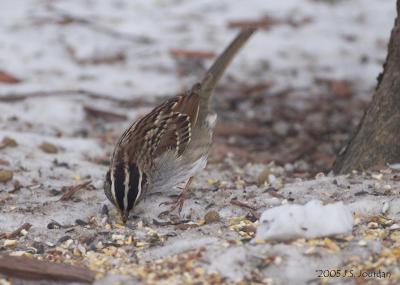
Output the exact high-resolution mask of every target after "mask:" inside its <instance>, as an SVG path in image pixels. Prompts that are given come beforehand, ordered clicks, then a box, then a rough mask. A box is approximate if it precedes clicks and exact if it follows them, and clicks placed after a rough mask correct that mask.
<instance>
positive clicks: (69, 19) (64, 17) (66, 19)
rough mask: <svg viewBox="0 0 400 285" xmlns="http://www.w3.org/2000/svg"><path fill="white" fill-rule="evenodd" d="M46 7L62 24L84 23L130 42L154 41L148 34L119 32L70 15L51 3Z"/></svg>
mask: <svg viewBox="0 0 400 285" xmlns="http://www.w3.org/2000/svg"><path fill="white" fill-rule="evenodd" d="M48 7H49V10H50V11H53V12H55V13H56V14H57V15H58V16H59V17H61V19H60V20H59V22H60V23H62V24H64V25H67V24H70V23H78V24H82V25H85V26H87V27H89V28H91V29H92V30H94V31H96V32H99V33H102V34H106V35H108V36H110V37H112V38H115V39H122V40H126V41H130V42H134V43H143V44H151V43H153V42H154V39H152V38H150V37H149V36H136V35H130V34H126V33H121V32H118V31H115V30H112V29H110V28H108V27H107V26H104V25H101V24H99V23H96V22H94V21H90V20H88V19H86V18H83V17H79V16H76V15H71V14H69V13H68V12H67V11H65V10H63V9H60V8H58V7H54V6H52V5H49V6H48Z"/></svg>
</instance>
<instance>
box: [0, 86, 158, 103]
mask: <svg viewBox="0 0 400 285" xmlns="http://www.w3.org/2000/svg"><path fill="white" fill-rule="evenodd" d="M74 95H78V96H79V95H82V96H86V97H89V98H91V99H98V100H107V101H112V102H116V103H118V104H120V105H122V106H128V107H129V106H135V107H143V106H152V105H154V102H150V101H145V100H143V99H142V98H143V97H144V96H139V98H135V99H131V100H123V99H118V98H115V97H113V96H111V95H106V94H99V93H95V92H92V91H89V90H84V89H76V90H73V89H71V90H53V91H33V92H26V93H9V94H3V95H0V102H1V101H2V102H17V101H23V100H26V99H32V98H41V97H59V96H74Z"/></svg>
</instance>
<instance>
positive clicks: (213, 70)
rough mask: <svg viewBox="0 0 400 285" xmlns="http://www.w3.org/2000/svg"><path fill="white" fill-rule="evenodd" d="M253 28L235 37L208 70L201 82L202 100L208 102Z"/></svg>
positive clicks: (253, 30) (244, 30)
mask: <svg viewBox="0 0 400 285" xmlns="http://www.w3.org/2000/svg"><path fill="white" fill-rule="evenodd" d="M255 30H256V29H255V28H245V29H243V30H241V31H240V33H239V34H238V35H237V36H236V37H235V39H234V40H233V41H232V42H231V43H230V44H229V46H228V47H227V48H226V49H225V50H224V51H223V53H222V54H221V55H220V56H219V57H218V58H217V60H216V61H215V62H214V64H213V65H212V66H211V67H210V69H208V71H207V72H206V74H205V76H204V78H203V80H202V81H201V92H200V94H201V96H202V100H203V102H204V101H207V102H208V101H209V98H210V97H211V95H212V93H213V90H214V88H215V86H216V85H217V83H218V81H219V80H220V79H221V77H222V75H223V74H224V72H225V70H226V68H227V67H228V65H229V64H230V63H231V61H232V59H233V58H234V57H235V55H236V54H237V52H238V51H239V50H240V48H241V47H242V46H243V45H244V44H245V43H246V42H247V40H248V39H249V38H250V36H251V35H252V34H253V33H254V32H255Z"/></svg>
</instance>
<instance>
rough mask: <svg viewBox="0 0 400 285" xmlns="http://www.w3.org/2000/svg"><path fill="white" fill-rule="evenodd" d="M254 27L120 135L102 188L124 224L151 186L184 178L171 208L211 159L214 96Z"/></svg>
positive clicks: (180, 201)
mask: <svg viewBox="0 0 400 285" xmlns="http://www.w3.org/2000/svg"><path fill="white" fill-rule="evenodd" d="M255 31H256V28H251V27H248V28H243V29H241V31H240V32H239V33H238V34H237V36H236V37H235V38H234V39H233V40H232V42H231V43H230V44H229V45H228V46H227V47H226V48H225V50H224V51H223V52H222V53H221V54H220V55H219V57H218V58H217V59H216V60H215V62H214V63H213V64H212V65H211V67H210V68H209V69H208V70H207V71H206V72H205V75H204V77H203V78H202V80H201V81H200V82H197V83H195V84H194V85H193V87H192V88H191V89H190V90H187V91H186V92H184V93H183V94H180V95H177V96H175V97H172V98H170V99H167V100H166V101H164V102H163V103H161V104H160V105H159V106H157V107H155V108H154V109H153V110H152V111H150V112H149V113H148V114H146V115H144V116H143V117H141V118H139V119H138V120H136V122H134V123H132V124H131V125H130V126H129V127H128V128H127V129H126V130H125V131H124V132H123V134H122V135H121V137H120V138H119V139H118V141H117V143H116V145H115V148H114V151H113V153H112V157H111V161H110V167H109V169H108V171H107V173H106V176H105V180H104V192H105V195H106V197H107V198H108V200H109V201H110V202H111V203H112V204H113V205H114V206H115V207H116V208H117V210H118V211H119V213H120V215H121V218H122V221H123V223H124V224H125V223H126V222H127V220H128V217H129V213H130V211H131V210H132V209H133V208H134V207H135V206H136V205H137V204H138V203H139V202H140V201H141V200H142V199H143V198H144V197H145V196H146V193H151V192H152V191H157V192H161V193H162V192H164V191H167V190H169V189H171V188H173V187H175V186H177V185H179V184H181V183H183V182H186V181H187V182H186V186H185V187H184V189H183V191H182V193H181V194H180V195H179V198H178V199H177V201H176V204H175V206H174V207H172V210H174V209H175V208H176V207H177V206H179V212H180V211H181V210H182V205H183V201H184V200H185V198H186V194H187V191H188V190H189V188H190V184H191V182H192V181H193V178H194V176H195V175H196V174H198V173H199V172H200V171H201V170H203V169H204V168H205V166H206V163H207V158H208V154H209V150H210V147H211V145H212V142H213V130H214V127H215V123H216V119H217V115H216V113H215V112H214V111H213V109H212V106H211V105H212V104H211V98H212V95H213V93H214V89H215V86H216V85H217V83H218V81H219V80H220V79H221V77H222V75H223V74H224V72H225V70H226V68H227V67H228V65H229V64H230V62H231V61H232V59H233V58H234V57H235V55H236V54H237V53H238V51H239V50H240V49H241V47H242V46H243V45H244V44H245V43H246V42H247V40H248V39H249V38H250V37H251V35H252V34H253V33H254V32H255Z"/></svg>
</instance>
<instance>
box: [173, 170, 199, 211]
mask: <svg viewBox="0 0 400 285" xmlns="http://www.w3.org/2000/svg"><path fill="white" fill-rule="evenodd" d="M193 180H194V176H192V177H190V178H189V180H188V181H187V182H186V185H185V188H183V191H182V192H181V194H179V196H178V199H177V200H176V202H175V203H174V205H173V206H172V207H171V210H170V212H172V211H174V210H175V209H176V208H178V207H179V208H178V213H180V212H181V211H182V207H183V203H184V202H185V200H186V198H187V194H188V192H189V190H190V184H192V182H193Z"/></svg>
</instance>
